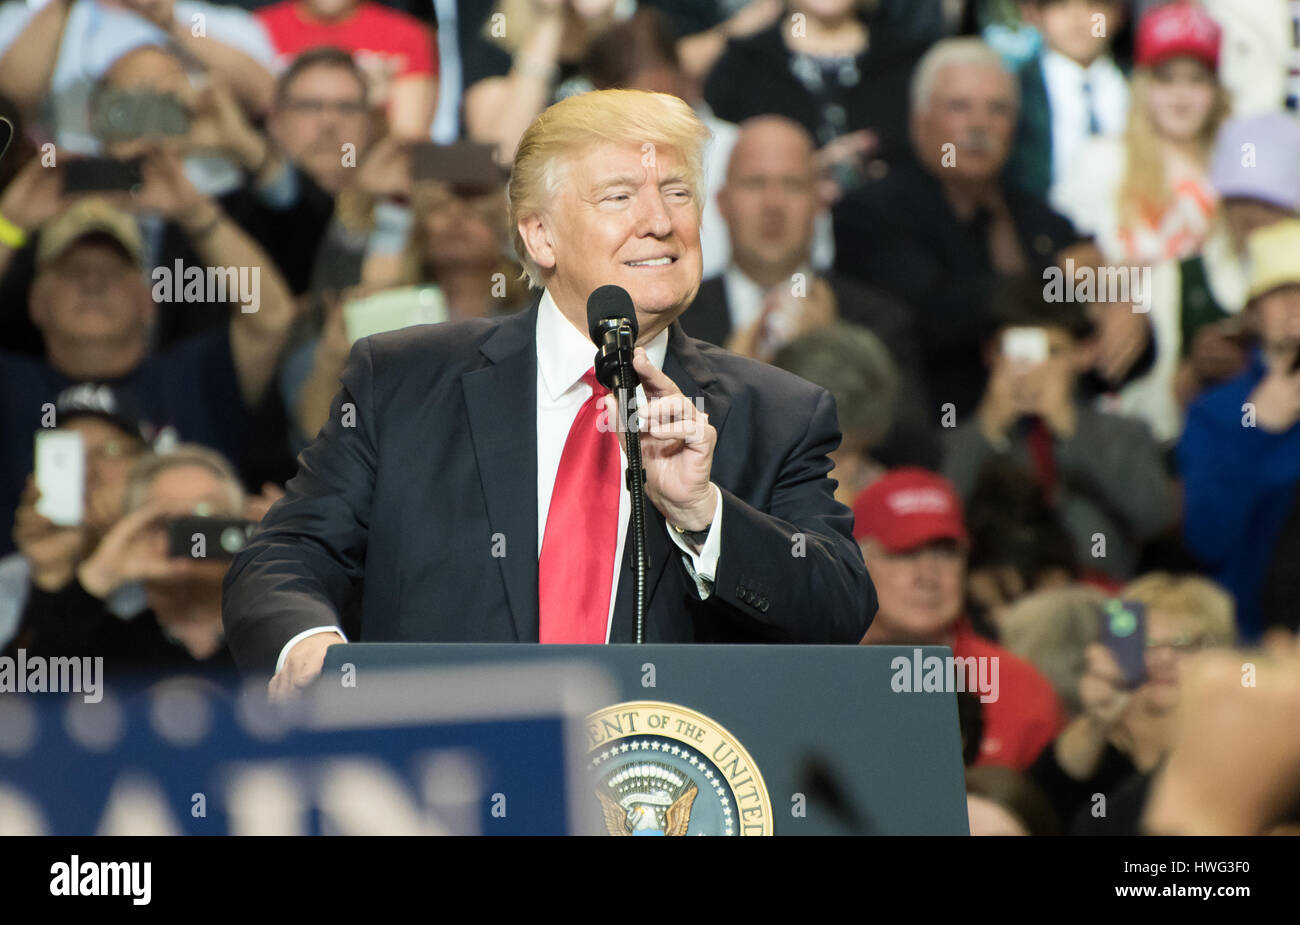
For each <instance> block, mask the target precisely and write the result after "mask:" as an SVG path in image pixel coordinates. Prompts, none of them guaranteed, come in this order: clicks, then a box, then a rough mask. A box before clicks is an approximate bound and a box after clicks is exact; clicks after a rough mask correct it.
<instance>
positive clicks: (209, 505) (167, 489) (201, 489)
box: [145, 464, 239, 517]
mask: <svg viewBox="0 0 1300 925" xmlns="http://www.w3.org/2000/svg"><path fill="white" fill-rule="evenodd" d="M145 497H146V500H147V502H148V503H151V504H156V505H158V506H159V508H161V509H162V510H164V511H166V512H168V513H169V514H172V515H175V516H178V517H180V516H189V515H191V514H201V515H203V516H222V517H237V516H238V515H239V510H238V509H237V508H236V507H235V506H234V504H233V502H232V499H231V492H230V487H229V486H228V485H227V484H226V483H225V482H224V481H222V480H221V479H220V478H218V477H217V474H216V473H215V472H213V471H212V470H210V469H209V468H208V467H207V466H197V465H187V464H181V465H175V466H168V467H167V468H166V469H163V470H162V471H161V472H159V473H158V474H157V475H156V476H154V479H153V481H152V482H150V483H149V490H148V491H147V492H146V494H145Z"/></svg>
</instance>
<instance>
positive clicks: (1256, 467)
mask: <svg viewBox="0 0 1300 925" xmlns="http://www.w3.org/2000/svg"><path fill="white" fill-rule="evenodd" d="M1247 252H1248V254H1249V257H1250V286H1249V301H1248V302H1247V305H1246V309H1245V312H1246V319H1247V323H1249V324H1250V325H1251V326H1252V328H1253V329H1254V330H1255V331H1256V332H1257V334H1258V336H1259V344H1260V345H1259V348H1258V349H1257V350H1256V351H1255V352H1254V354H1253V356H1252V358H1251V363H1250V367H1249V369H1247V370H1246V371H1245V372H1244V373H1242V374H1241V375H1239V376H1237V377H1235V378H1233V379H1230V380H1229V381H1227V382H1225V383H1224V384H1222V385H1220V386H1218V387H1216V388H1214V389H1211V390H1209V391H1207V392H1206V393H1204V394H1203V395H1202V396H1201V397H1200V398H1199V399H1197V400H1196V402H1194V403H1193V404H1192V406H1191V407H1190V408H1189V409H1188V412H1187V424H1186V427H1185V428H1184V430H1183V436H1182V440H1181V441H1180V442H1179V444H1178V462H1179V469H1180V471H1181V473H1182V476H1183V492H1184V499H1185V500H1184V515H1183V517H1184V519H1183V539H1184V540H1185V541H1186V543H1187V546H1188V548H1189V549H1190V550H1191V551H1192V552H1193V553H1195V554H1196V556H1197V557H1199V558H1200V560H1201V562H1202V564H1204V565H1205V566H1206V568H1207V569H1209V570H1210V574H1212V575H1213V576H1214V578H1215V579H1216V580H1217V581H1219V582H1221V583H1222V584H1223V585H1224V586H1225V587H1227V588H1228V590H1229V591H1231V592H1232V593H1233V595H1234V596H1235V597H1236V599H1237V614H1238V621H1239V629H1240V631H1241V634H1242V636H1243V637H1244V638H1245V639H1246V640H1248V641H1251V642H1253V641H1255V640H1257V639H1258V638H1259V637H1260V635H1261V634H1262V632H1263V625H1262V624H1263V621H1262V618H1261V616H1260V603H1259V598H1260V589H1261V586H1262V585H1263V582H1264V580H1265V576H1266V574H1267V571H1268V567H1269V562H1270V557H1271V553H1272V550H1273V548H1274V546H1275V544H1276V543H1277V540H1278V537H1279V535H1280V534H1281V531H1282V527H1283V524H1284V522H1285V519H1286V516H1287V512H1288V511H1289V510H1290V508H1291V505H1292V499H1293V497H1294V495H1295V491H1296V487H1297V485H1298V484H1300V369H1298V368H1297V359H1300V219H1287V220H1285V221H1281V222H1277V223H1274V224H1272V225H1269V226H1267V227H1264V228H1261V229H1259V230H1257V231H1255V232H1254V233H1253V234H1252V235H1251V236H1250V238H1249V239H1248V241H1247Z"/></svg>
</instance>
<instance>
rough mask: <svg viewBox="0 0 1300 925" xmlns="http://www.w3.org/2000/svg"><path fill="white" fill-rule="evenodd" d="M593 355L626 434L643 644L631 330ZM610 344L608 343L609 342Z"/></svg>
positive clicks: (640, 482)
mask: <svg viewBox="0 0 1300 925" xmlns="http://www.w3.org/2000/svg"><path fill="white" fill-rule="evenodd" d="M609 334H613V335H614V336H612V337H610V336H608V335H607V336H606V338H605V339H604V343H603V344H602V345H601V347H600V351H599V352H598V353H597V355H596V373H597V376H596V378H597V379H598V380H601V381H605V380H604V379H603V378H602V375H601V374H602V372H607V373H609V374H612V375H609V379H610V380H612V381H613V383H614V389H613V391H614V395H615V396H616V398H617V400H618V424H619V428H620V429H621V430H622V432H623V433H625V434H627V470H626V472H625V473H624V477H625V481H626V484H627V491H628V496H629V499H630V501H631V503H632V510H631V527H632V576H633V584H632V612H633V614H634V615H635V618H636V641H637V643H638V644H641V643H644V642H645V594H646V571H647V551H646V526H645V491H644V490H643V486H644V485H645V480H646V475H645V468H644V467H643V466H642V464H641V428H640V424H639V423H638V422H637V418H636V411H637V404H636V387H637V383H638V381H639V380H638V377H637V374H636V371H635V370H634V369H632V351H633V349H634V348H635V347H636V343H635V339H634V337H633V335H632V328H631V326H630V325H629V324H627V322H626V321H624V322H623V323H622V324H620V325H619V326H618V328H617V330H616V331H612V332H609ZM611 341H612V342H611Z"/></svg>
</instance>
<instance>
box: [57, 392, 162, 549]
mask: <svg viewBox="0 0 1300 925" xmlns="http://www.w3.org/2000/svg"><path fill="white" fill-rule="evenodd" d="M65 426H66V428H67V429H68V430H74V431H76V432H77V433H79V434H81V439H82V440H83V441H84V443H85V446H86V495H87V502H88V503H87V504H86V522H87V523H88V524H89V526H91V527H93V528H94V529H96V530H99V531H107V530H108V528H109V527H111V526H112V525H113V523H114V522H115V521H116V520H117V518H119V517H120V516H121V515H122V501H123V497H124V495H125V492H126V476H127V473H128V472H130V470H131V465H132V463H134V462H135V460H136V459H138V458H139V456H140V453H141V452H142V451H143V450H144V444H143V443H141V441H140V439H139V438H138V437H133V436H131V435H130V434H128V433H126V432H125V431H123V430H122V429H121V428H119V427H116V426H115V425H113V424H112V423H110V422H109V421H106V420H104V419H103V418H99V417H91V416H85V417H77V418H73V419H72V420H71V421H69V422H68V423H67V424H66V425H65Z"/></svg>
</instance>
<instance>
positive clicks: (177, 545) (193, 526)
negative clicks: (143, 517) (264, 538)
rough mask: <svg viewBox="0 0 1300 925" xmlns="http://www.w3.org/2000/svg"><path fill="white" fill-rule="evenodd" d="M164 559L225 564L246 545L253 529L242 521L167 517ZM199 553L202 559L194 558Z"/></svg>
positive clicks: (246, 521)
mask: <svg viewBox="0 0 1300 925" xmlns="http://www.w3.org/2000/svg"><path fill="white" fill-rule="evenodd" d="M164 523H165V525H166V528H167V555H168V556H169V557H171V558H173V559H210V560H213V561H217V562H228V561H230V560H231V559H233V558H235V554H236V553H238V552H239V551H240V550H241V549H243V548H244V547H245V546H246V545H248V537H249V536H250V535H251V534H252V532H253V527H255V526H256V523H254V522H253V521H251V520H246V519H244V518H242V517H199V516H193V517H169V518H168V519H167V520H166V521H165V522H164ZM200 551H201V552H202V555H199V554H197V553H198V552H200Z"/></svg>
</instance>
